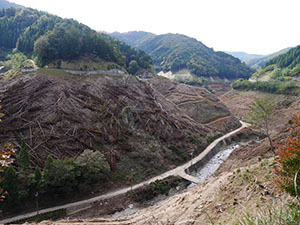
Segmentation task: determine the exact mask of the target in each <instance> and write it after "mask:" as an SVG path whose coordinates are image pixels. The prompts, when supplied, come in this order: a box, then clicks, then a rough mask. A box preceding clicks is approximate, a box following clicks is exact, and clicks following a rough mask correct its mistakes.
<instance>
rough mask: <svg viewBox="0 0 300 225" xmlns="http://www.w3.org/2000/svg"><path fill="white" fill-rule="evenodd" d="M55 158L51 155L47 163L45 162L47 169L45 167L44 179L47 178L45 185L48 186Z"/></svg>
mask: <svg viewBox="0 0 300 225" xmlns="http://www.w3.org/2000/svg"><path fill="white" fill-rule="evenodd" d="M53 161H54V160H53V158H52V156H51V155H48V156H47V159H46V162H45V167H44V178H45V183H46V184H48V183H49V174H50V170H51V167H52V164H53Z"/></svg>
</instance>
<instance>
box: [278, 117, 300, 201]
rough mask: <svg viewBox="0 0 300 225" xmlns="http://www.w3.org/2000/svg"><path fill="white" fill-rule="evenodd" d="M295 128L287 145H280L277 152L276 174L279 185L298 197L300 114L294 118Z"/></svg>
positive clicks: (288, 138) (291, 131)
mask: <svg viewBox="0 0 300 225" xmlns="http://www.w3.org/2000/svg"><path fill="white" fill-rule="evenodd" d="M293 124H294V125H293V126H292V128H291V129H290V135H289V136H288V137H287V138H286V140H285V143H284V144H282V145H278V146H277V147H278V151H277V152H276V153H277V155H278V157H279V159H278V163H279V164H278V166H277V167H276V170H275V171H276V173H277V175H278V179H277V183H278V184H279V186H280V187H281V188H283V189H284V190H285V191H287V192H288V193H290V194H292V195H295V196H298V197H299V194H300V174H299V171H300V129H299V128H300V114H299V113H298V114H297V115H295V116H294V118H293Z"/></svg>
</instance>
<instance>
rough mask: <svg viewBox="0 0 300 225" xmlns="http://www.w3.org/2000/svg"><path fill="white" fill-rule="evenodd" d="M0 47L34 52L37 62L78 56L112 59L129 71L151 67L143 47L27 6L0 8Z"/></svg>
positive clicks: (51, 61) (52, 61)
mask: <svg viewBox="0 0 300 225" xmlns="http://www.w3.org/2000/svg"><path fill="white" fill-rule="evenodd" d="M0 30H1V33H0V48H5V49H13V48H16V49H17V50H18V51H20V52H22V53H24V54H25V55H27V56H32V55H33V56H34V57H35V59H36V62H37V64H38V65H39V66H45V65H47V64H49V63H57V65H59V62H60V61H61V60H74V59H78V58H80V57H82V56H88V57H92V58H95V57H97V58H99V59H101V60H103V61H107V62H113V63H114V64H115V65H117V66H119V67H122V68H124V69H125V70H127V71H129V70H130V72H131V73H132V74H135V73H140V72H143V71H145V70H148V71H151V69H152V61H151V58H150V57H149V56H148V55H147V54H145V53H144V52H143V51H136V50H134V49H132V48H131V47H130V46H128V45H126V44H125V43H122V42H120V41H118V40H115V39H113V38H111V37H109V36H108V35H106V34H102V33H97V32H96V31H94V30H92V29H90V28H89V27H88V26H85V25H83V24H80V23H78V22H77V21H75V20H72V19H62V18H60V17H57V16H53V15H51V14H48V13H45V12H40V11H37V10H33V9H29V8H22V9H16V8H8V9H3V10H2V11H0Z"/></svg>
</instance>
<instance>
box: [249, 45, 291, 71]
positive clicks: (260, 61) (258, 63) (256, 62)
mask: <svg viewBox="0 0 300 225" xmlns="http://www.w3.org/2000/svg"><path fill="white" fill-rule="evenodd" d="M290 49H291V48H285V49H282V50H280V51H278V52H274V53H272V54H269V55H265V56H262V57H257V58H254V59H249V60H247V61H245V63H246V64H247V65H248V66H250V67H251V68H253V69H257V70H258V69H260V68H262V67H263V66H264V65H265V64H266V63H267V62H268V61H269V60H271V59H273V58H274V57H276V56H278V55H281V54H284V53H286V52H288V51H289V50H290Z"/></svg>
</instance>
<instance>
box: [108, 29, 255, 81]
mask: <svg viewBox="0 0 300 225" xmlns="http://www.w3.org/2000/svg"><path fill="white" fill-rule="evenodd" d="M111 35H112V36H114V37H117V38H119V39H120V40H122V41H124V42H126V43H127V44H129V45H131V46H132V47H135V48H138V49H141V50H143V51H145V52H146V53H147V54H149V55H150V56H151V57H152V59H153V63H154V66H155V69H156V71H161V70H163V71H172V72H177V71H179V70H181V69H188V70H189V71H190V72H191V73H193V74H195V75H197V76H204V77H208V76H218V77H221V78H230V79H231V78H239V77H245V78H247V77H250V75H251V74H252V72H253V71H252V70H251V69H250V68H249V67H248V66H246V65H245V64H243V63H241V62H240V60H239V59H237V58H234V57H233V56H231V55H228V54H226V53H224V52H215V51H214V50H213V49H211V48H208V47H207V46H205V45H204V44H203V43H202V42H200V41H197V40H196V39H194V38H190V37H187V36H185V35H181V34H164V35H153V34H151V33H146V32H136V31H134V32H128V33H123V34H121V33H113V34H111Z"/></svg>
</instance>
